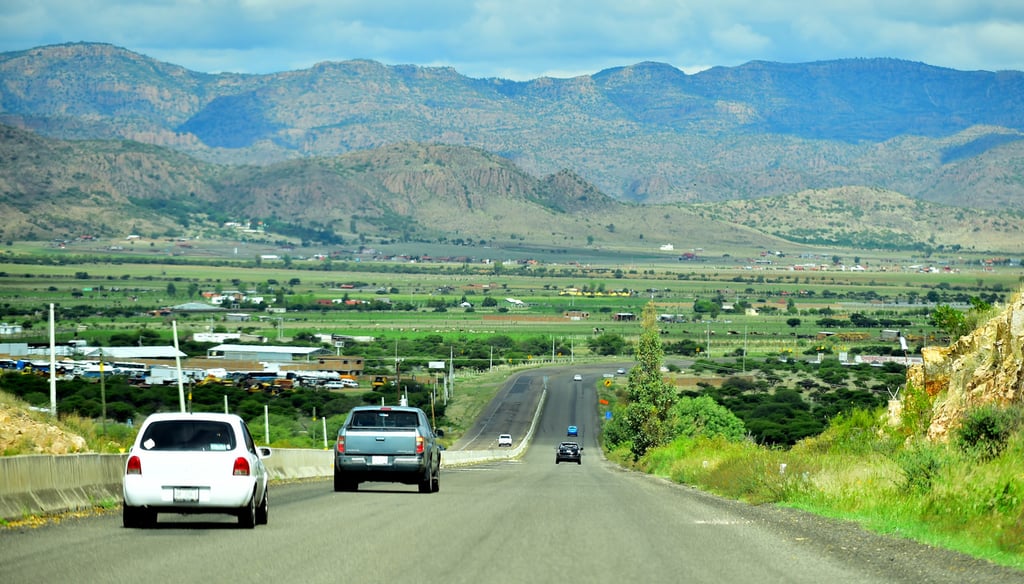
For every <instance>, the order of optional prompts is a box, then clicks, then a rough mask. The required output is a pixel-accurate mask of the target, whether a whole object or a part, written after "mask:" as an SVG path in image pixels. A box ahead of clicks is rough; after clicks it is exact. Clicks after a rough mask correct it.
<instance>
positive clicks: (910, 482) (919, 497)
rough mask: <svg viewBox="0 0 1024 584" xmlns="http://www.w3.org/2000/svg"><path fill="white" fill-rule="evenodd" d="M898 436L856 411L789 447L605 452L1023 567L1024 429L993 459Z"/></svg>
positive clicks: (714, 444)
mask: <svg viewBox="0 0 1024 584" xmlns="http://www.w3.org/2000/svg"><path fill="white" fill-rule="evenodd" d="M904 440H905V437H904V436H903V435H901V434H900V433H899V432H898V431H897V430H895V429H893V428H891V427H889V426H887V425H886V423H885V421H884V415H883V412H881V411H878V412H864V411H857V412H853V413H851V414H849V415H847V416H845V417H841V418H839V419H837V420H834V421H833V423H832V424H831V425H830V427H829V428H828V429H827V430H826V431H825V432H824V433H823V434H821V435H819V436H816V437H813V438H808V439H806V440H804V441H802V442H800V443H799V444H797V445H796V446H795V447H793V448H792V449H790V450H778V449H767V448H763V447H760V446H757V445H754V444H752V443H750V442H740V443H736V442H726V441H724V440H721V439H716V440H707V439H698V440H677V441H676V442H674V443H672V444H669V445H667V446H664V447H660V448H656V449H653V450H651V451H650V452H648V453H647V454H646V455H645V456H644V457H643V458H641V459H640V460H639V461H637V462H636V463H633V462H632V460H631V459H630V458H629V457H628V453H623V452H612V453H610V458H612V459H613V460H617V461H619V462H620V463H622V464H625V465H628V466H633V467H634V468H637V469H639V470H643V471H645V472H650V473H653V474H657V475H659V476H664V477H667V478H670V479H672V480H674V481H676V482H680V483H686V484H691V485H695V486H697V487H699V488H701V489H704V490H707V491H710V492H713V493H716V494H719V495H722V496H726V497H731V498H735V499H740V500H744V501H748V502H750V503H752V504H764V503H772V504H779V505H785V506H791V507H795V508H799V509H803V510H806V511H810V512H813V513H816V514H819V515H824V516H829V517H835V518H840V519H845V520H849V521H854V522H857V523H859V524H861V525H862V526H864V527H865V528H867V529H870V530H872V531H876V532H879V533H885V534H891V535H896V536H899V537H905V538H909V539H913V540H917V541H921V542H923V543H927V544H929V545H934V546H937V547H942V548H946V549H951V550H956V551H960V552H963V553H967V554H970V555H972V556H975V557H980V558H984V559H987V560H990V561H992V562H995V563H999V564H1002V565H1006V566H1011V567H1014V568H1020V569H1024V475H1021V472H1020V460H1021V457H1022V456H1024V432H1021V431H1020V430H1018V431H1017V432H1016V433H1015V434H1014V435H1013V437H1012V438H1011V439H1010V440H1009V442H1008V443H1007V445H1006V447H1005V448H1004V449H1003V450H1002V451H1001V452H1000V454H999V455H998V456H995V457H991V458H979V456H978V454H977V453H975V452H970V451H965V450H963V449H960V448H957V447H956V445H954V444H921V443H918V442H916V441H911V442H910V443H909V444H910V446H907V445H906V444H905V443H904ZM783 465H785V466H783ZM921 468H928V469H930V470H929V471H928V473H927V480H921V479H919V478H915V477H918V476H919V475H920V473H921V470H919V469H921Z"/></svg>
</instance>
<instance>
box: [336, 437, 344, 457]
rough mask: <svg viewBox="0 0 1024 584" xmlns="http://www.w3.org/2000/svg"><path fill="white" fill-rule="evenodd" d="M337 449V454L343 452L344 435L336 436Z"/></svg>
mask: <svg viewBox="0 0 1024 584" xmlns="http://www.w3.org/2000/svg"><path fill="white" fill-rule="evenodd" d="M337 450H338V454H345V437H344V436H338V446H337Z"/></svg>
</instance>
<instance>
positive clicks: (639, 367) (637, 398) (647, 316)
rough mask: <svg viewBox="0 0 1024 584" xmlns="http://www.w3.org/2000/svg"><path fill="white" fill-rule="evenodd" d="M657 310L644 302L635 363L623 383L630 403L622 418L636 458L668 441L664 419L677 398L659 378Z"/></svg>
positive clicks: (661, 354) (660, 351) (661, 352)
mask: <svg viewBox="0 0 1024 584" xmlns="http://www.w3.org/2000/svg"><path fill="white" fill-rule="evenodd" d="M656 310H657V309H656V307H655V305H654V303H653V302H651V303H648V304H647V305H646V306H644V310H643V313H642V315H641V319H640V324H641V332H640V339H639V340H638V341H637V347H636V366H634V367H633V368H632V369H630V371H629V377H628V378H627V383H626V395H627V397H628V399H629V404H627V406H626V412H625V418H626V420H625V422H626V428H627V433H628V434H629V435H630V437H631V441H632V451H633V456H634V457H635V458H639V457H641V456H643V455H644V453H646V452H647V450H648V449H650V448H653V447H655V446H659V445H661V444H665V443H666V442H668V440H669V438H670V429H669V427H668V425H667V424H666V420H667V419H668V414H669V408H671V407H672V404H674V403H675V400H676V393H675V390H674V389H673V387H672V386H671V385H669V384H668V383H666V382H665V380H664V379H663V378H662V373H661V367H662V363H663V361H664V358H665V351H664V349H663V348H662V346H661V336H660V334H659V331H658V317H657V312H656Z"/></svg>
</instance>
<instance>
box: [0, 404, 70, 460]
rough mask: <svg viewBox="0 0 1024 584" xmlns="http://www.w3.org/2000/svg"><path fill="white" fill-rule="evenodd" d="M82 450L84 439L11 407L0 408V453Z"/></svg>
mask: <svg viewBox="0 0 1024 584" xmlns="http://www.w3.org/2000/svg"><path fill="white" fill-rule="evenodd" d="M86 450H88V445H87V444H86V442H85V438H82V437H81V436H78V435H76V434H72V433H70V432H67V431H65V430H62V429H61V428H59V427H57V426H55V425H53V424H49V423H46V422H40V421H39V420H36V419H34V418H32V416H30V415H29V414H27V413H25V412H22V411H19V410H17V409H15V408H8V407H7V406H2V407H0V454H2V453H6V452H9V451H16V452H18V453H19V454H70V453H73V452H85V451H86Z"/></svg>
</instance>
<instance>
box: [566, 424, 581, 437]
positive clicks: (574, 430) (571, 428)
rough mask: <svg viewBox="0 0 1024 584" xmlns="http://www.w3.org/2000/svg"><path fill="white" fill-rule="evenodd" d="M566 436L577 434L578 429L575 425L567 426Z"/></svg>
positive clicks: (578, 432) (578, 433)
mask: <svg viewBox="0 0 1024 584" xmlns="http://www.w3.org/2000/svg"><path fill="white" fill-rule="evenodd" d="M565 435H566V436H579V435H580V429H579V428H577V427H576V426H569V429H568V430H566V431H565Z"/></svg>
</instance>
